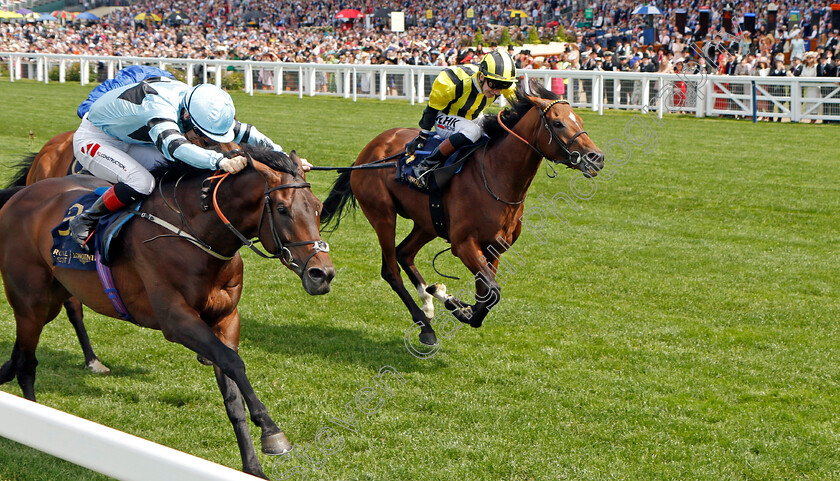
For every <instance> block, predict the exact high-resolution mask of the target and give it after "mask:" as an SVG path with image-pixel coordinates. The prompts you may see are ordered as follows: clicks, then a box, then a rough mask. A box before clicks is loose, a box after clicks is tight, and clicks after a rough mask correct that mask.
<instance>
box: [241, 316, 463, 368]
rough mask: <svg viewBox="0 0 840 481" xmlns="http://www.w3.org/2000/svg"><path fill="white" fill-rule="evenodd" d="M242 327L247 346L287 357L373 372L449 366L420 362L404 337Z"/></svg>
mask: <svg viewBox="0 0 840 481" xmlns="http://www.w3.org/2000/svg"><path fill="white" fill-rule="evenodd" d="M242 325H243V326H244V328H243V329H242V334H241V335H242V340H243V341H244V342H246V343H248V344H252V345H254V346H255V347H257V348H260V349H263V350H265V351H267V352H272V353H278V354H284V355H286V356H307V355H315V356H319V357H322V358H324V359H328V360H330V361H331V362H336V363H345V364H352V365H357V366H361V367H365V368H368V369H372V370H378V369H380V368H381V367H382V366H386V365H387V366H392V367H394V368H395V369H397V370H398V371H400V372H428V371H436V370H438V369H442V368H445V367H446V366H447V363H446V362H445V361H444V360H442V359H440V356H435V357H432V358H431V359H419V358H417V357H415V356H413V355H411V353H409V352H408V350H407V349H406V347H405V344H404V342H403V338H402V337H394V338H389V339H388V340H386V341H378V340H374V339H370V338H367V337H365V335H364V334H365V333H364V332H363V331H359V330H353V329H346V328H341V327H333V326H313V325H303V324H293V323H292V324H289V323H284V324H282V325H277V324H271V323H270V322H265V321H260V320H256V319H243V320H242ZM415 334H416V333H415ZM414 342H417V341H416V339H414Z"/></svg>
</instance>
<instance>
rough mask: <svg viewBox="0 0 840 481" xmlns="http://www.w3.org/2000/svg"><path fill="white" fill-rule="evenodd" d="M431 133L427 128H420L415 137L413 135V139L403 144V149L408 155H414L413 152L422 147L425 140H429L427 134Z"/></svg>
mask: <svg viewBox="0 0 840 481" xmlns="http://www.w3.org/2000/svg"><path fill="white" fill-rule="evenodd" d="M430 135H432V133H431V132H430V131H428V130H421V131H420V134H419V135H418V136H417V137H414V140H412V141H411V142H409V143H407V144H405V151H406V152H407V153H408V154H409V155H414V152H417V151H418V150H420V149H422V148H423V146H424V145H426V141H427V140H429V136H430Z"/></svg>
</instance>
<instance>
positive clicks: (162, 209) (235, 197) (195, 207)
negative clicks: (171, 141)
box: [143, 172, 262, 256]
mask: <svg viewBox="0 0 840 481" xmlns="http://www.w3.org/2000/svg"><path fill="white" fill-rule="evenodd" d="M251 174H253V175H257V174H256V173H253V172H252V173H251ZM210 175H211V174H209V173H208V174H207V175H204V176H194V175H190V176H189V178H185V179H183V180H181V181H180V182H176V181H175V179H177V177H170V178H169V180H167V181H165V182H162V183H161V186H160V189H158V191H157V192H155V194H154V195H153V196H152V198H150V199H149V202H148V203H147V205H148V212H149V213H151V214H153V215H158V216H160V217H161V218H164V219H166V220H168V221H169V222H170V223H172V224H174V225H175V226H176V227H182V228H184V230H185V231H187V232H189V233H190V234H191V235H194V236H196V237H198V238H199V239H200V240H201V241H203V242H205V243H207V244H208V245H209V246H210V247H211V248H212V249H213V250H214V251H216V252H218V253H220V254H222V255H226V256H230V255H233V253H235V252H236V251H237V250H239V248H240V247H242V243H241V242H240V241H239V240H238V239H236V237H235V236H233V235H232V234H231V232H230V230H228V229H227V228H226V227H225V225H224V222H223V221H222V220H221V218H220V217H219V215H218V214H217V213H216V210H215V208H214V206H213V192H214V189H215V187H216V182H218V180H217V181H215V182H214V183H213V184H212V186H211V189H210V190H209V192H208V191H206V190H205V191H202V187H203V185H202V183H203V181H204V179H205V178H206V177H209V176H210ZM240 175H241V177H240ZM245 177H247V176H246V174H245V173H242V174H237V175H235V176H234V175H231V176H228V178H226V179H225V180H224V182H223V184H222V185H221V186H220V188H219V193H218V196H217V200H218V203H219V208H220V210H221V211H222V213H223V214H224V215H225V217H227V219H228V220H229V221H230V223H231V224H232V225H233V226H234V227H236V228H237V229H238V230H239V231H240V232H242V233H243V234H244V235H245V236H246V237H248V236H253V235H256V229H257V225H256V224H255V223H254V222H252V221H251V220H250V219H249V217H252V216H248V215H247V212H245V211H246V210H247V209H243V208H241V207H242V206H243V205H244V204H245V203H249V202H248V201H247V200H244V201H243V200H242V198H243V197H244V195H243V194H244V193H246V192H252V191H254V187H253V186H252V185H251V183H252V182H251V181H254V182H255V180H254V179H247V178H245ZM176 185H177V187H176ZM261 185H262V184H259V186H257V187H256V188H257V189H259V191H260V192H262V189H261V187H260V186H261ZM202 192H206V195H207V196H208V197H207V198H206V199H202ZM261 198H262V197H261V196H260V197H259V199H261ZM258 201H259V200H257V202H258ZM234 204H235V205H234ZM203 205H207V206H209V209H208V210H206V211H205V210H204V208H203ZM143 210H147V208H144V209H143ZM179 213H180V214H179ZM185 222H186V225H184V223H185ZM251 224H253V225H251Z"/></svg>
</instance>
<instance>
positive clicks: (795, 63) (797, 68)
mask: <svg viewBox="0 0 840 481" xmlns="http://www.w3.org/2000/svg"><path fill="white" fill-rule="evenodd" d="M803 67H804V65H803V64H802V59H801V58H799V56H795V57H793V59H792V60H791V66H790V70H788V75H789V76H791V77H801V76H802V68H803Z"/></svg>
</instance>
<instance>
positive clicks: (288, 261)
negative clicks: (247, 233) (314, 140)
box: [246, 147, 335, 295]
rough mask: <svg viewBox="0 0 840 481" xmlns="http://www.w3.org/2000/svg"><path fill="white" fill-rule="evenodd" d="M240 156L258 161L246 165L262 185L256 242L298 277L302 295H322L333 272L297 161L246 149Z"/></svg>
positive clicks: (312, 198)
mask: <svg viewBox="0 0 840 481" xmlns="http://www.w3.org/2000/svg"><path fill="white" fill-rule="evenodd" d="M246 152H249V153H251V155H252V157H253V158H255V159H256V160H258V161H259V162H252V165H253V166H254V168H255V169H256V170H257V171H258V172H259V173H260V175H261V176H262V177H263V178H264V179H265V182H266V189H265V208H264V213H263V214H262V216H261V217H260V221H259V225H258V228H257V235H258V237H259V240H260V243H262V245H263V247H265V249H266V250H267V251H268V252H270V253H272V254H273V255H276V256H278V257H279V258H280V260H281V261H282V262H283V264H284V265H286V267H288V268H289V269H291V270H292V271H293V272H294V273H295V274H297V275H298V277H300V278H301V281H302V282H303V288H304V289H305V290H306V292H307V293H309V294H311V295H318V294H326V293H327V292H329V291H330V282H331V281H332V279H333V277H335V267H333V265H332V260H331V259H330V256H329V245H327V243H326V242H325V241H323V240H322V239H321V234H320V231H319V227H320V223H321V218H320V214H321V211H322V205H321V202H320V201H319V200H318V199H317V198H316V197H315V195H314V194H312V191H311V190H310V186H309V183H308V182H306V179H305V178H304V176H303V171H302V170H301V169H300V160H299V159H298V158H297V155H296V154H295V153H292V155H291V157H290V156H287V155H286V154H283V153H279V152H271V151H267V150H257V149H253V148H249V147H246ZM256 152H260V153H259V154H256Z"/></svg>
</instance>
